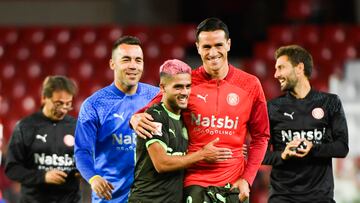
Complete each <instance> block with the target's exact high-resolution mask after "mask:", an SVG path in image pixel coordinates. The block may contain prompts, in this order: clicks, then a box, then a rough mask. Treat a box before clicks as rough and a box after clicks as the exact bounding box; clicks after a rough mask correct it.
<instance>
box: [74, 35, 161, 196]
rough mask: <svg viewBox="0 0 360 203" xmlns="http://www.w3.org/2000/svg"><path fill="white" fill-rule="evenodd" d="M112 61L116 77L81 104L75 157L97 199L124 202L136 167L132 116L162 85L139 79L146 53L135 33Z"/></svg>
mask: <svg viewBox="0 0 360 203" xmlns="http://www.w3.org/2000/svg"><path fill="white" fill-rule="evenodd" d="M109 65H110V68H111V69H112V70H113V71H114V82H113V83H112V84H110V85H109V86H107V87H104V88H102V89H100V90H98V91H97V92H95V93H94V94H93V95H91V96H90V97H88V98H87V99H86V100H85V101H84V103H83V104H82V105H81V109H80V113H79V118H78V122H77V124H76V131H75V159H76V167H77V168H78V169H79V171H80V173H81V175H82V176H83V177H84V178H85V179H86V180H87V181H88V182H89V183H90V185H91V188H92V190H93V194H92V201H93V202H116V203H122V202H127V198H128V195H129V191H130V187H131V185H132V183H133V178H134V167H135V149H136V147H135V144H136V140H135V139H136V135H135V132H134V131H133V130H132V129H131V128H130V126H129V119H130V116H131V115H132V114H133V113H134V112H136V111H138V110H139V109H140V108H142V107H143V106H145V105H146V104H147V103H148V102H149V101H150V100H151V99H152V98H153V97H154V96H155V95H156V94H157V93H158V92H159V88H157V87H154V86H151V85H148V84H144V83H141V82H139V80H140V78H141V75H142V73H143V70H144V57H143V52H142V49H141V44H140V41H139V39H137V38H136V37H132V36H123V37H121V38H120V39H118V40H117V41H116V42H115V43H114V45H113V49H112V56H111V59H110V60H109ZM108 200H109V201H108Z"/></svg>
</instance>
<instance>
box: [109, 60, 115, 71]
mask: <svg viewBox="0 0 360 203" xmlns="http://www.w3.org/2000/svg"><path fill="white" fill-rule="evenodd" d="M109 67H110V69H111V70H115V61H114V60H113V59H112V58H111V59H110V60H109Z"/></svg>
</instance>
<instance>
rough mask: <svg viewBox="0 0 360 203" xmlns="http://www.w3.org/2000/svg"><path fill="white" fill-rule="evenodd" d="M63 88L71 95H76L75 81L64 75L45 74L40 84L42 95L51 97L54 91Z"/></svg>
mask: <svg viewBox="0 0 360 203" xmlns="http://www.w3.org/2000/svg"><path fill="white" fill-rule="evenodd" d="M61 90H64V91H66V92H68V93H69V94H71V95H73V96H74V95H76V93H77V90H78V89H77V86H76V84H75V82H74V81H73V80H71V79H69V78H67V77H65V76H61V75H54V76H47V77H46V78H45V80H44V82H43V85H42V92H41V93H42V96H44V97H46V98H51V97H52V96H53V93H54V92H55V91H61Z"/></svg>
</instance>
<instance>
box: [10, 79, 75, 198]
mask: <svg viewBox="0 0 360 203" xmlns="http://www.w3.org/2000/svg"><path fill="white" fill-rule="evenodd" d="M76 91H77V89H76V86H75V83H74V82H73V81H71V80H69V79H68V78H66V77H64V76H49V77H47V78H46V79H45V80H44V83H43V87H42V100H41V101H42V108H41V110H40V111H38V112H36V113H34V114H32V115H30V116H28V117H26V118H24V119H22V120H21V121H19V122H18V123H17V124H16V126H15V129H14V132H13V134H12V136H11V140H10V143H9V147H8V153H7V156H6V165H5V173H6V175H7V176H8V177H9V178H10V179H11V180H14V181H18V182H20V183H21V198H20V202H21V203H75V202H79V200H80V194H79V178H78V177H76V175H75V173H77V170H76V167H75V162H74V131H75V125H76V119H75V118H73V117H71V116H69V115H67V113H68V111H69V110H71V109H72V100H73V96H74V95H75V93H76ZM77 174H78V176H80V175H79V173H77Z"/></svg>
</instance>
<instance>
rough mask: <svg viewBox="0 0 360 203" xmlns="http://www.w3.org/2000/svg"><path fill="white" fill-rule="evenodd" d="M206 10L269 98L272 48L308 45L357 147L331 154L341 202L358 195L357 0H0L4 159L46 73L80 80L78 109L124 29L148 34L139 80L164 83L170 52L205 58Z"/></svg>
mask: <svg viewBox="0 0 360 203" xmlns="http://www.w3.org/2000/svg"><path fill="white" fill-rule="evenodd" d="M207 17H219V18H220V19H222V20H223V21H224V22H225V23H226V24H227V25H228V26H229V29H230V37H231V39H232V47H231V51H230V54H229V56H230V62H231V63H232V64H234V65H236V66H237V67H239V68H241V69H244V70H246V71H248V72H250V73H253V74H255V75H257V76H258V77H259V78H260V80H261V82H262V85H263V88H264V91H265V93H266V96H267V99H271V98H273V97H275V96H277V95H279V94H280V92H279V86H278V83H277V81H276V80H275V79H274V78H273V73H274V63H275V61H274V59H273V53H274V51H275V49H276V48H277V47H279V46H281V45H286V44H293V43H297V44H299V45H301V46H304V47H305V48H307V49H308V50H309V51H310V52H311V54H312V55H313V57H314V62H315V70H314V75H313V79H312V84H313V86H315V87H316V88H318V89H321V90H325V91H330V92H334V93H337V94H339V96H340V97H341V99H342V101H343V104H344V108H345V111H346V114H347V119H348V125H349V132H350V134H349V138H350V139H349V143H350V153H349V155H348V157H347V158H346V159H337V160H336V161H334V168H335V179H336V185H335V190H336V192H335V193H336V199H337V201H338V202H340V203H341V202H343V203H352V202H360V194H359V192H360V148H359V147H358V144H360V138H357V137H358V135H357V133H358V132H360V128H359V123H360V102H359V101H360V90H359V89H360V65H359V64H360V62H358V61H357V60H358V58H359V57H360V25H359V22H360V1H357V0H347V1H340V0H272V1H267V0H256V1H248V0H247V1H246V0H223V1H216V0H207V1H206V0H197V1H181V0H168V1H166V0H117V1H116V0H63V1H57V0H32V1H27V0H0V121H1V122H0V123H2V124H3V130H1V128H0V131H2V133H1V134H0V146H1V151H2V156H3V157H6V147H7V146H6V144H7V142H8V140H9V138H10V136H11V132H12V130H13V127H14V125H15V123H16V121H17V120H18V119H20V118H22V117H24V116H25V115H28V114H30V113H31V112H34V111H36V110H38V109H39V106H40V91H39V88H40V85H41V82H42V80H43V79H44V78H45V77H46V76H47V75H50V74H64V75H67V76H69V77H71V78H73V79H75V80H76V81H77V83H78V85H79V87H80V92H79V95H78V96H77V97H76V98H75V102H74V107H75V110H74V111H72V112H71V114H72V115H74V116H76V115H77V113H78V110H79V107H80V105H81V102H82V101H83V100H84V99H85V98H86V97H87V96H89V95H90V94H91V93H92V92H93V91H95V90H97V89H99V88H101V87H103V86H105V85H107V84H109V83H111V82H112V78H113V75H112V72H111V70H110V69H109V68H108V59H109V57H110V52H111V45H112V43H113V41H114V40H115V39H117V38H118V37H119V36H121V35H125V34H127V35H135V36H137V37H139V38H140V39H141V41H142V43H143V49H144V55H145V72H144V75H143V78H142V81H143V82H147V83H151V84H154V85H157V83H158V68H159V65H160V64H161V63H162V62H163V61H164V60H166V59H169V58H179V59H182V60H184V61H186V62H188V63H189V64H190V65H192V67H197V66H198V65H200V64H201V61H200V57H199V56H198V55H197V51H196V48H195V45H194V41H195V33H194V31H195V28H196V25H197V24H198V23H199V22H201V21H202V20H203V19H205V18H207ZM1 143H2V144H1ZM0 159H1V158H0ZM3 160H4V159H2V162H3ZM2 167H3V164H1V166H0V201H1V191H2V193H3V198H4V199H6V200H7V201H8V202H14V201H15V199H16V194H17V193H18V190H19V187H18V185H17V184H15V183H12V182H10V181H9V180H7V179H6V177H5V176H4V175H3V168H2ZM269 170H270V169H269V168H268V167H262V168H261V171H260V173H259V174H258V176H257V179H256V181H255V184H254V186H253V188H252V200H251V202H252V203H263V202H266V198H267V191H268V185H269ZM87 201H88V199H87V198H84V200H83V202H87Z"/></svg>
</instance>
